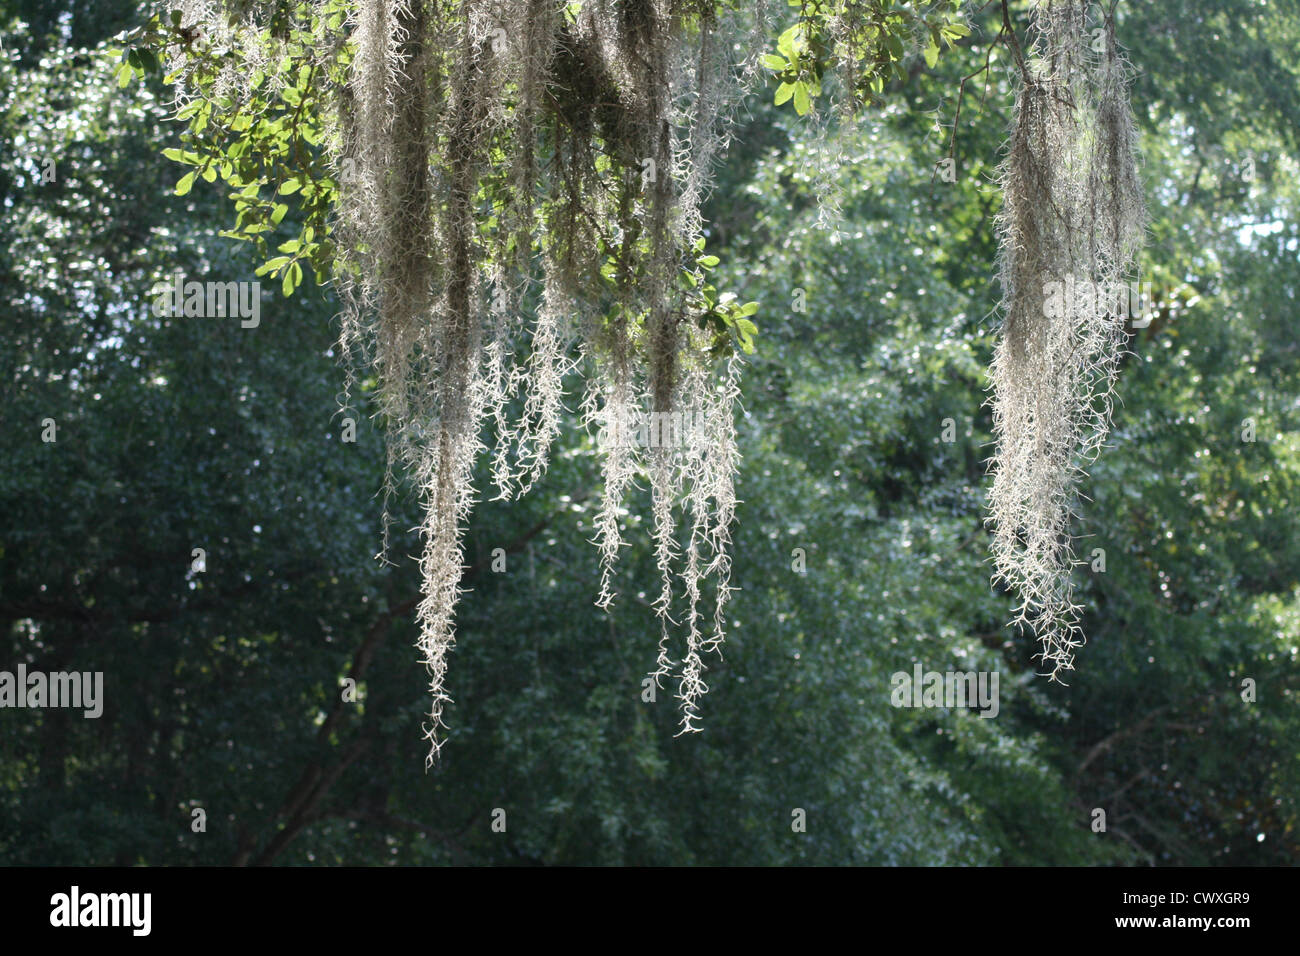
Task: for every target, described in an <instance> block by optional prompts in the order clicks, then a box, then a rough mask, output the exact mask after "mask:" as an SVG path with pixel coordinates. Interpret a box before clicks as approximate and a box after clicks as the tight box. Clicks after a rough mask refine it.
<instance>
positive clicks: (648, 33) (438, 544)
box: [169, 0, 761, 760]
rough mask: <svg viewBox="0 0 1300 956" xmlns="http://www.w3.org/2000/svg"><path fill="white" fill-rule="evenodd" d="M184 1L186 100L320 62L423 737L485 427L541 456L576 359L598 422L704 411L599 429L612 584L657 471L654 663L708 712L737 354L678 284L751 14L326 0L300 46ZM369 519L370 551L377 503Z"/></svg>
mask: <svg viewBox="0 0 1300 956" xmlns="http://www.w3.org/2000/svg"><path fill="white" fill-rule="evenodd" d="M172 7H173V9H178V10H180V11H181V19H182V23H183V24H184V25H185V26H186V27H187V28H188V27H189V26H190V25H191V24H193V25H196V27H197V28H200V29H202V30H203V31H206V34H205V35H206V37H207V40H208V41H209V43H210V44H212V46H210V47H209V49H212V48H213V46H215V47H217V48H220V50H221V51H222V52H223V53H225V52H227V51H228V54H229V55H228V56H226V59H225V61H224V63H225V65H224V66H223V67H222V68H221V75H220V77H219V78H218V79H217V80H215V81H214V80H213V78H212V77H211V76H207V75H204V74H203V70H204V69H205V68H206V67H205V63H204V61H202V60H200V59H199V58H193V57H191V56H190V53H189V51H188V49H187V48H186V47H182V46H180V45H178V46H176V48H175V49H172V50H170V51H169V54H170V59H171V60H172V62H173V64H174V65H175V66H176V68H177V69H178V70H179V74H180V76H181V78H182V85H181V94H180V97H181V99H182V100H183V99H184V98H185V97H186V96H187V95H190V93H189V92H187V89H189V88H190V87H195V86H198V87H202V89H203V90H204V95H208V96H212V95H214V93H215V94H216V95H219V96H222V97H229V98H231V99H233V100H236V101H237V100H238V99H239V98H240V97H241V96H244V95H247V93H248V89H247V84H248V83H250V82H258V81H254V80H252V79H250V78H251V77H253V76H254V75H255V74H258V73H259V71H265V73H266V75H268V76H269V75H270V74H273V73H276V72H277V70H276V64H278V63H279V62H280V60H281V58H282V57H284V56H290V57H292V58H296V59H295V60H294V62H295V64H299V63H306V64H308V65H310V66H312V67H313V68H315V69H317V70H318V75H319V77H320V78H321V82H322V83H324V84H325V86H326V89H325V94H326V95H325V97H324V99H323V101H324V102H325V103H326V104H328V105H327V113H328V115H326V116H325V117H323V120H324V121H325V123H326V129H327V135H326V136H325V137H324V146H325V147H326V149H327V150H328V153H329V160H330V163H331V166H332V169H333V178H334V179H335V180H336V183H337V191H338V194H337V200H336V204H335V213H336V215H335V222H334V224H333V227H332V239H333V240H334V242H335V245H336V249H337V251H336V253H335V256H334V268H335V281H336V285H337V287H338V290H339V292H340V295H341V297H342V300H343V303H344V309H343V315H342V333H341V346H342V350H343V352H344V354H345V356H346V357H347V359H348V361H349V368H351V369H362V368H364V369H367V370H368V371H369V373H370V374H373V375H375V376H376V377H377V379H378V381H379V385H380V390H379V395H380V406H381V407H380V414H381V415H382V417H383V419H384V422H385V425H386V428H387V430H388V436H389V443H388V444H389V463H388V476H389V477H388V490H389V492H390V493H391V492H392V491H393V490H395V488H396V485H397V482H398V479H399V476H401V475H409V476H411V477H412V478H413V479H414V483H415V485H416V487H417V488H418V490H419V494H420V495H421V498H422V500H423V504H424V520H423V522H422V525H421V529H420V530H421V536H422V541H423V552H422V554H421V556H420V570H421V576H422V579H423V600H422V601H421V603H420V605H419V609H418V617H419V622H420V638H419V649H420V653H421V657H422V659H423V661H424V663H425V665H426V667H427V668H428V672H429V678H430V693H431V697H432V706H431V709H430V714H429V723H428V725H427V727H426V736H427V737H428V739H429V742H430V760H432V759H433V757H434V756H436V754H437V752H438V748H439V747H440V744H441V740H442V728H443V727H445V724H444V721H443V716H444V710H445V707H446V705H447V703H448V702H449V701H450V699H451V698H450V697H449V695H448V692H447V687H446V682H445V677H446V671H447V665H448V654H449V652H450V651H451V649H452V648H453V646H454V643H455V631H454V611H455V607H456V603H457V599H458V596H459V593H460V580H461V576H462V571H463V565H464V554H463V549H462V542H461V537H462V532H463V529H464V526H465V522H466V519H467V517H468V515H469V513H470V510H471V509H472V507H473V505H474V503H475V501H476V499H477V495H478V492H477V490H476V489H475V488H474V487H473V483H472V473H473V467H474V463H475V461H476V459H477V457H478V455H479V454H480V453H482V452H484V451H488V449H487V448H486V447H485V441H484V438H483V436H485V435H492V436H494V438H495V448H493V449H491V450H490V457H491V462H492V466H493V468H492V472H493V486H494V489H495V492H494V493H495V496H496V497H498V498H513V497H515V496H517V495H521V494H524V493H526V492H527V491H528V490H529V489H530V488H532V487H533V485H534V484H535V483H536V482H537V481H538V480H539V479H540V478H541V476H542V475H543V474H544V473H545V471H546V468H547V464H548V460H549V457H548V456H549V452H550V449H551V447H552V445H553V444H554V442H555V440H556V438H557V436H558V435H559V433H560V429H561V427H562V423H563V420H564V419H563V416H564V413H565V402H564V391H563V388H564V382H565V379H566V377H567V376H569V375H570V373H572V372H574V371H575V370H581V371H582V372H583V374H584V375H585V381H586V385H585V388H584V390H583V393H582V395H581V397H580V412H581V416H582V421H583V422H584V424H585V426H586V427H587V428H588V429H590V430H594V431H600V430H601V429H603V428H604V427H605V426H606V425H607V424H608V423H609V422H611V421H628V420H634V419H636V418H637V417H638V416H649V415H659V416H662V415H670V414H673V413H685V414H686V415H688V416H689V420H690V421H692V422H695V423H697V424H698V426H699V427H698V428H696V429H694V430H693V432H692V434H691V440H690V441H686V442H672V443H650V444H648V445H643V444H638V443H635V442H626V441H615V442H602V443H601V445H600V448H601V453H602V454H603V455H604V461H603V465H602V469H603V472H604V478H605V482H604V488H603V492H602V495H601V500H600V502H599V506H598V509H599V510H598V514H597V517H596V522H595V529H596V534H595V543H596V545H597V549H598V553H599V560H600V583H599V589H598V598H597V602H598V604H600V605H601V606H606V607H607V606H609V604H610V603H611V602H612V601H613V600H614V598H615V587H614V579H615V562H616V559H617V556H618V552H619V550H620V549H621V546H622V545H623V539H622V517H623V515H624V514H625V512H624V506H623V499H624V495H625V494H626V492H627V491H628V490H629V489H630V488H631V487H633V485H634V484H635V483H636V481H637V479H638V478H639V477H640V476H642V475H644V476H646V477H647V479H648V484H649V487H650V490H651V496H652V510H653V538H654V551H655V555H656V561H657V564H658V569H659V575H660V590H659V595H658V598H657V600H656V602H655V608H656V611H657V613H658V615H659V618H660V622H661V640H660V646H659V655H658V659H657V660H656V662H655V665H654V672H653V673H654V676H655V678H656V680H658V679H661V678H664V677H669V676H672V675H673V674H676V676H677V680H678V687H677V696H678V698H679V699H680V701H681V709H682V720H681V729H682V731H683V732H686V731H693V730H697V729H698V727H697V718H698V701H699V698H700V696H701V695H703V694H704V693H705V691H706V690H707V687H706V685H705V682H704V680H703V674H704V670H705V664H704V657H705V655H706V653H707V652H708V651H710V650H712V649H715V648H716V647H717V646H718V645H719V643H720V642H721V641H722V640H723V636H724V628H723V624H724V608H725V605H726V601H727V597H728V595H729V593H730V591H731V588H730V587H729V585H728V578H729V574H730V557H729V554H728V551H729V545H730V537H729V536H730V525H731V522H732V519H733V516H734V511H735V504H736V502H735V495H734V491H733V478H734V475H735V472H736V467H737V463H738V455H737V452H736V441H735V434H734V426H733V410H734V405H735V402H736V400H737V397H738V394H739V385H738V375H739V362H738V361H737V360H736V359H735V358H734V357H733V358H729V359H728V358H723V359H721V360H719V357H718V354H719V352H718V346H719V341H718V333H717V332H716V331H715V330H714V329H713V328H712V327H709V326H708V325H707V323H703V322H701V321H700V315H699V312H700V303H699V301H698V293H693V292H692V291H691V290H692V289H697V288H698V287H699V286H700V285H701V284H702V282H703V280H704V275H703V273H702V271H701V267H700V265H699V264H698V262H697V258H698V250H699V249H700V248H702V244H703V238H702V236H703V224H702V222H701V219H700V213H699V205H700V203H701V202H702V201H703V198H704V196H705V194H706V192H707V187H708V182H709V176H710V171H711V169H712V166H713V163H714V161H715V159H716V157H717V156H718V154H719V152H720V151H721V150H722V148H723V147H724V146H725V144H726V141H727V136H728V128H729V127H728V116H729V113H730V111H731V110H732V108H733V107H734V106H735V105H736V103H737V102H738V100H739V97H740V95H741V94H742V93H743V92H744V90H745V89H746V86H747V84H748V83H749V82H751V81H753V80H754V79H756V78H757V77H759V76H760V75H761V71H759V69H758V68H757V66H756V65H755V60H756V56H757V54H758V53H759V52H761V46H760V45H758V44H751V46H752V47H753V50H752V52H751V53H748V54H744V55H741V54H738V53H737V52H736V50H737V47H736V46H735V45H734V44H733V42H732V38H734V36H735V35H736V34H737V33H738V32H739V31H740V29H741V28H740V26H739V23H740V20H741V19H742V14H739V13H734V12H731V13H729V12H726V11H722V10H719V9H718V8H717V5H716V4H714V3H712V2H710V0H644V2H636V3H628V2H622V0H585V2H583V3H581V4H570V3H560V2H556V0H455V2H450V3H447V2H442V3H435V2H433V0H356V2H354V3H352V4H349V5H348V6H347V9H346V11H344V12H342V13H341V12H340V11H341V10H342V8H340V6H339V5H338V4H335V3H330V2H327V0H318V2H316V3H314V4H312V5H311V9H310V13H309V14H308V17H309V20H308V21H306V22H310V23H311V24H312V27H311V32H312V36H311V38H310V39H311V42H310V43H308V44H302V43H301V40H302V39H303V34H302V27H303V22H297V27H298V33H297V34H293V33H292V31H290V30H288V29H286V28H285V25H284V22H283V18H284V17H285V16H288V15H290V14H286V12H285V7H284V5H283V4H277V3H273V2H260V3H259V2H249V0H242V2H241V0H229V2H226V3H216V2H204V0H174V2H173V3H172ZM291 16H294V17H300V18H301V17H302V16H303V13H302V11H301V10H299V11H298V12H297V13H293V14H291ZM760 22H761V20H760ZM291 36H293V37H294V39H293V40H291V39H289V38H290V37H291ZM293 43H296V44H297V45H296V46H293V45H291V44H293ZM187 83H188V86H187ZM241 84H242V85H241ZM684 277H685V278H687V279H688V280H689V281H683V278H684ZM350 380H351V379H350ZM385 510H386V513H387V509H385ZM385 528H386V530H385V548H384V553H385V555H386V554H387V550H388V545H387V541H388V532H387V517H386V518H385ZM706 601H711V603H712V610H711V612H710V611H708V610H706V609H705V604H706ZM678 633H681V634H683V635H684V648H683V653H682V654H681V659H680V661H675V660H674V656H673V654H672V653H671V651H670V645H671V642H672V639H673V637H674V636H675V635H676V634H678Z"/></svg>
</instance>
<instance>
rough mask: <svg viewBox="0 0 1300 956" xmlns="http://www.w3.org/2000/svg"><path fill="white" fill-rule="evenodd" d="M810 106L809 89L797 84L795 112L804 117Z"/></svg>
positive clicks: (795, 88)
mask: <svg viewBox="0 0 1300 956" xmlns="http://www.w3.org/2000/svg"><path fill="white" fill-rule="evenodd" d="M809 106H810V103H809V101H808V87H807V86H805V85H804V84H803V83H796V84H795V85H794V111H795V112H796V113H798V114H799V115H800V116H803V115H804V114H805V113H807V112H808V109H809Z"/></svg>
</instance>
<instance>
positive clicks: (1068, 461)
mask: <svg viewBox="0 0 1300 956" xmlns="http://www.w3.org/2000/svg"><path fill="white" fill-rule="evenodd" d="M1087 7H1088V4H1086V3H1083V2H1078V0H1050V2H1048V0H1045V2H1040V3H1039V4H1038V5H1037V7H1036V8H1035V10H1034V19H1033V24H1032V28H1033V30H1034V32H1035V34H1036V37H1035V42H1034V44H1033V46H1032V48H1031V51H1030V56H1029V59H1028V62H1026V63H1023V64H1022V69H1023V73H1022V81H1023V82H1022V84H1021V86H1020V89H1019V92H1018V95H1017V98H1016V107H1015V119H1014V127H1013V129H1012V132H1011V139H1010V143H1009V147H1008V151H1007V155H1006V158H1005V161H1004V162H1003V164H1002V167H1001V185H1002V188H1003V191H1004V196H1005V199H1004V205H1003V209H1002V212H1001V214H1000V216H999V219H998V233H999V241H1000V249H1001V261H1000V270H999V278H1000V282H1001V285H1002V305H1001V311H1002V327H1001V334H1000V337H999V341H998V344H997V348H996V352H995V355H994V359H993V365H992V369H991V381H992V395H991V398H990V404H991V406H992V412H993V429H994V436H995V440H996V450H995V453H994V457H993V459H992V471H993V475H994V478H993V486H992V490H991V493H990V514H989V523H990V526H991V528H992V530H993V535H994V537H993V557H994V562H995V566H996V577H997V579H999V580H1001V581H1002V582H1004V583H1005V584H1007V585H1008V586H1009V587H1010V588H1011V589H1012V590H1013V591H1014V593H1015V594H1016V595H1017V598H1018V601H1019V603H1018V606H1017V608H1016V617H1015V620H1014V622H1013V623H1016V624H1018V625H1019V626H1021V627H1026V626H1027V627H1029V628H1031V629H1032V630H1033V632H1034V633H1035V634H1036V636H1037V638H1038V640H1039V642H1040V654H1041V657H1042V659H1043V661H1044V663H1045V665H1046V666H1047V667H1048V668H1049V671H1050V675H1051V676H1052V677H1053V678H1054V679H1058V678H1059V674H1060V672H1061V671H1064V670H1069V669H1071V667H1072V665H1073V657H1074V651H1075V649H1076V648H1077V647H1079V646H1080V645H1081V644H1082V643H1083V634H1082V631H1081V629H1080V625H1079V611H1080V609H1079V606H1078V605H1077V604H1076V602H1075V600H1074V596H1073V589H1072V584H1071V572H1072V568H1073V567H1074V566H1075V564H1076V560H1075V556H1074V550H1073V546H1072V538H1071V528H1070V523H1071V519H1072V516H1073V514H1074V511H1075V506H1076V504H1077V501H1078V491H1077V488H1078V483H1079V480H1080V478H1081V477H1082V475H1083V468H1084V467H1085V466H1086V464H1087V462H1088V461H1090V460H1091V459H1092V458H1093V457H1095V456H1096V454H1097V453H1098V452H1099V451H1100V448H1101V445H1102V443H1103V442H1104V440H1105V437H1106V433H1107V430H1108V428H1109V424H1110V412H1111V396H1112V390H1113V386H1114V382H1115V376H1116V372H1117V369H1118V361H1119V358H1120V356H1121V354H1122V353H1123V350H1124V348H1125V344H1126V341H1127V336H1126V332H1125V314H1124V309H1123V307H1122V305H1121V297H1118V296H1115V295H1113V294H1108V292H1107V290H1114V289H1117V288H1118V287H1119V286H1120V283H1121V282H1122V281H1123V280H1124V279H1125V278H1126V277H1127V275H1128V274H1129V272H1130V271H1131V270H1132V268H1133V266H1134V262H1135V258H1136V255H1137V252H1138V249H1139V246H1140V244H1141V240H1142V237H1143V233H1144V228H1145V212H1144V207H1143V199H1142V189H1141V184H1140V182H1139V178H1138V172H1137V164H1136V132H1135V129H1134V124H1133V118H1132V114H1131V111H1130V108H1129V103H1128V74H1129V70H1128V65H1127V64H1126V62H1125V61H1124V59H1123V57H1122V56H1121V54H1120V51H1119V49H1118V46H1117V44H1116V42H1115V33H1114V20H1113V18H1112V17H1110V16H1107V17H1105V18H1104V21H1103V23H1102V27H1101V30H1102V32H1101V36H1102V37H1103V39H1104V42H1103V43H1102V44H1101V47H1102V49H1101V50H1100V51H1096V50H1094V49H1093V44H1092V42H1091V40H1092V35H1091V34H1090V31H1089V28H1090V21H1089V19H1088V17H1087ZM1061 289H1064V290H1066V293H1065V294H1062V293H1061V291H1060V290H1061Z"/></svg>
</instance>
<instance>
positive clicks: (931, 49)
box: [924, 37, 939, 69]
mask: <svg viewBox="0 0 1300 956" xmlns="http://www.w3.org/2000/svg"><path fill="white" fill-rule="evenodd" d="M924 52H925V65H926V66H927V67H929V68H930V69H934V65H935V64H936V63H938V62H939V44H937V43H935V42H934V37H931V38H930V43H929V45H927V46H926V48H925V51H924Z"/></svg>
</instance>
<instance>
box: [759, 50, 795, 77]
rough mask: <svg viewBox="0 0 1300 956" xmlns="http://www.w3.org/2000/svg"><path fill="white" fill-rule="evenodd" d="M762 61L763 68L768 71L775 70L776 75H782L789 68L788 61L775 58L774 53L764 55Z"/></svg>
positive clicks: (781, 57) (778, 57)
mask: <svg viewBox="0 0 1300 956" xmlns="http://www.w3.org/2000/svg"><path fill="white" fill-rule="evenodd" d="M762 61H763V65H764V66H765V67H767V68H768V69H769V70H775V71H776V72H777V73H783V72H785V71H786V70H788V69H789V68H790V61H789V60H787V59H786V58H785V57H783V56H777V55H776V54H775V53H764V54H763V56H762Z"/></svg>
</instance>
